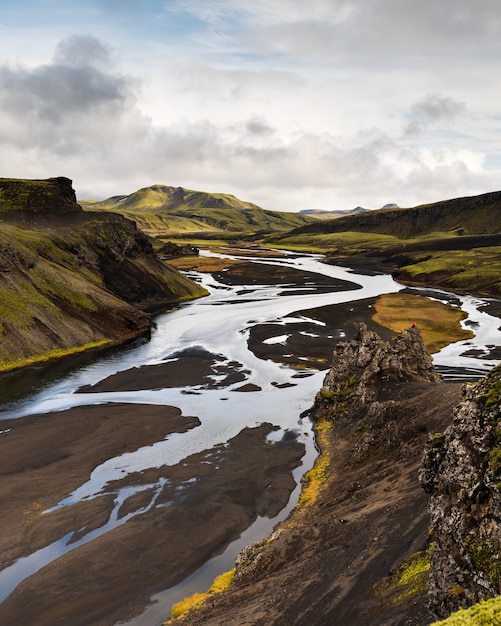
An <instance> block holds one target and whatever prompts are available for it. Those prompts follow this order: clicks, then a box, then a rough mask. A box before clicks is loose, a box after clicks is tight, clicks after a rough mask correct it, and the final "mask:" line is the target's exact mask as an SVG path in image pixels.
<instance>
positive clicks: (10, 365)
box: [0, 339, 114, 372]
mask: <svg viewBox="0 0 501 626" xmlns="http://www.w3.org/2000/svg"><path fill="white" fill-rule="evenodd" d="M113 343H114V342H113V341H111V340H109V339H103V340H101V341H93V342H91V343H86V344H85V345H83V346H75V347H73V348H66V349H61V350H51V351H49V352H46V353H45V354H40V355H36V356H33V357H26V358H21V359H9V360H0V372H8V371H10V370H13V369H16V368H18V367H27V366H28V365H35V364H37V363H45V362H46V361H50V360H51V359H60V358H62V357H65V356H70V355H72V354H79V353H80V352H85V351H86V350H92V349H95V348H102V347H104V346H107V345H111V344H113Z"/></svg>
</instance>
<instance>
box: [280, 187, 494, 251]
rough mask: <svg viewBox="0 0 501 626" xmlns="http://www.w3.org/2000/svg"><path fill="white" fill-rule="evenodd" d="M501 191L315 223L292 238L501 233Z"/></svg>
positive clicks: (295, 233) (412, 236) (407, 236)
mask: <svg viewBox="0 0 501 626" xmlns="http://www.w3.org/2000/svg"><path fill="white" fill-rule="evenodd" d="M500 215H501V191H496V192H493V193H487V194H483V195H479V196H472V197H467V198H456V199H452V200H444V201H442V202H435V203H433V204H423V205H420V206H416V207H413V208H409V209H401V208H389V209H387V208H383V209H379V210H376V211H366V212H364V213H361V214H359V215H347V216H345V217H341V218H339V219H336V220H331V221H328V222H315V223H313V224H309V225H307V226H304V227H301V228H299V229H296V230H295V231H293V233H289V235H290V236H295V235H300V234H301V235H305V234H318V233H321V234H328V233H340V232H361V233H372V234H382V235H391V236H395V237H399V238H401V239H412V238H415V237H422V236H425V235H430V234H433V233H444V234H445V233H446V234H448V235H453V236H463V235H487V234H493V233H501V219H500Z"/></svg>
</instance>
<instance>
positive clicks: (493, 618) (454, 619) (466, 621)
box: [431, 597, 501, 626]
mask: <svg viewBox="0 0 501 626" xmlns="http://www.w3.org/2000/svg"><path fill="white" fill-rule="evenodd" d="M495 624H501V597H497V598H491V599H490V600H484V601H483V602H480V603H479V604H475V605H474V606H472V607H470V608H469V609H460V610H459V611H456V613H452V615H450V616H449V617H448V618H447V619H444V620H442V621H439V622H433V624H432V625H431V626H494V625H495Z"/></svg>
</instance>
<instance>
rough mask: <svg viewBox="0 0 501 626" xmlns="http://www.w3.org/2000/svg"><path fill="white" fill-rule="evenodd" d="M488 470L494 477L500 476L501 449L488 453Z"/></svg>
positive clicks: (494, 449)
mask: <svg viewBox="0 0 501 626" xmlns="http://www.w3.org/2000/svg"><path fill="white" fill-rule="evenodd" d="M488 460H489V470H490V471H491V472H492V474H493V475H494V476H500V475H501V447H498V448H493V449H492V450H491V451H490V452H489V456H488Z"/></svg>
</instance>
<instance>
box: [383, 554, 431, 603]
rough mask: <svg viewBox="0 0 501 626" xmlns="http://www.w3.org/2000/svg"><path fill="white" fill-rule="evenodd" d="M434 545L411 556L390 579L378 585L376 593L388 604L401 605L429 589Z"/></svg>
mask: <svg viewBox="0 0 501 626" xmlns="http://www.w3.org/2000/svg"><path fill="white" fill-rule="evenodd" d="M433 549H434V544H430V546H429V547H428V549H427V550H425V551H421V552H416V553H415V554H413V555H411V556H410V557H409V558H408V559H407V560H406V561H404V563H402V565H401V566H400V567H399V568H398V570H397V571H396V572H395V574H393V575H392V576H390V577H387V578H385V579H384V580H382V581H381V582H379V583H377V584H376V586H375V587H374V592H375V593H376V595H377V596H379V597H381V598H383V599H384V601H385V603H387V604H399V603H401V602H404V601H406V600H407V599H408V598H409V597H411V596H414V595H416V594H419V593H425V592H426V591H427V589H428V573H429V569H430V556H431V553H432V551H433Z"/></svg>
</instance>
